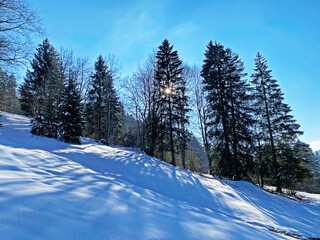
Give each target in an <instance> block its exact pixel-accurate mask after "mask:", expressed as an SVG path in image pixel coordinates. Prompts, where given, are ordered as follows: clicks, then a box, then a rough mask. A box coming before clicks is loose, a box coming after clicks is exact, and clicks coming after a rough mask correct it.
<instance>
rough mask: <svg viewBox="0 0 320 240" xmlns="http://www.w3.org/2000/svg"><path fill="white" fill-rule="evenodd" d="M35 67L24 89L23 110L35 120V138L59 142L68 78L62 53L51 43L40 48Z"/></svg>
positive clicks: (32, 64) (46, 41)
mask: <svg viewBox="0 0 320 240" xmlns="http://www.w3.org/2000/svg"><path fill="white" fill-rule="evenodd" d="M31 67H32V70H31V71H30V70H28V71H27V74H26V77H25V80H24V83H23V84H22V86H21V88H20V95H21V99H20V101H21V106H22V110H24V111H25V112H26V114H27V115H30V116H31V117H32V118H33V120H32V129H31V132H32V133H33V134H36V135H42V136H46V137H54V138H57V136H58V125H59V121H60V120H59V104H60V100H61V94H62V92H63V89H64V76H63V74H62V69H61V65H60V61H59V56H58V53H57V52H56V50H55V49H54V47H53V46H52V45H51V44H50V42H49V40H48V39H45V40H44V41H43V43H42V44H40V45H39V46H38V48H37V50H36V53H35V55H34V59H33V60H32V62H31Z"/></svg>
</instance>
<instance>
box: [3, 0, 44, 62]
mask: <svg viewBox="0 0 320 240" xmlns="http://www.w3.org/2000/svg"><path fill="white" fill-rule="evenodd" d="M40 33H42V29H41V26H40V21H39V19H38V17H37V15H36V13H35V12H34V11H32V10H31V9H30V8H29V6H28V2H27V1H26V0H0V66H1V67H9V66H12V65H15V64H23V63H26V61H27V59H28V57H29V56H30V53H31V50H32V41H31V36H32V35H33V34H40Z"/></svg>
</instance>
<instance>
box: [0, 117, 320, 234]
mask: <svg viewBox="0 0 320 240" xmlns="http://www.w3.org/2000/svg"><path fill="white" fill-rule="evenodd" d="M2 115H3V116H2V121H3V127H1V128H0V239H23V240H25V239H291V237H290V236H288V235H285V234H284V233H288V234H290V235H291V236H294V234H296V235H297V236H298V235H299V236H301V238H307V237H309V238H310V237H313V238H316V237H320V202H319V201H309V202H310V203H301V202H297V201H293V200H291V199H287V198H285V197H281V196H277V195H273V194H270V193H268V192H266V191H263V190H262V189H260V188H258V187H256V186H254V185H253V184H250V183H248V182H244V181H239V182H232V181H223V180H219V179H209V178H204V177H201V176H199V175H197V174H194V173H192V172H190V171H186V170H183V169H178V168H175V167H172V166H170V165H169V164H166V163H164V162H162V161H159V160H157V159H155V158H151V157H149V156H146V155H144V154H141V153H135V152H132V151H126V150H123V149H120V148H112V147H107V146H103V145H98V144H96V143H94V142H92V141H90V140H85V142H84V144H82V145H70V144H66V143H62V142H59V141H57V140H54V139H47V138H43V137H38V136H32V135H31V134H30V133H29V129H30V126H29V122H30V120H29V119H28V118H26V117H22V116H18V115H14V114H8V113H2ZM315 198H317V196H316V197H315Z"/></svg>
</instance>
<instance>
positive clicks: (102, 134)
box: [86, 56, 121, 144]
mask: <svg viewBox="0 0 320 240" xmlns="http://www.w3.org/2000/svg"><path fill="white" fill-rule="evenodd" d="M120 117H121V103H120V101H119V97H118V95H117V93H116V90H115V88H114V83H113V76H112V73H111V72H110V71H109V70H108V66H107V65H106V63H105V61H104V59H103V58H102V57H101V56H99V57H98V59H97V61H96V62H95V71H94V73H93V74H92V76H91V84H90V91H89V98H88V103H87V105H86V122H87V128H88V129H92V132H88V134H89V136H93V137H94V138H95V139H96V140H101V139H104V140H105V141H106V143H107V144H110V143H111V142H112V141H113V140H114V139H115V137H116V134H117V133H118V131H119V128H120V127H121V125H120V120H121V119H120Z"/></svg>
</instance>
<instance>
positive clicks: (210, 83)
mask: <svg viewBox="0 0 320 240" xmlns="http://www.w3.org/2000/svg"><path fill="white" fill-rule="evenodd" d="M243 71H244V67H243V63H242V62H241V60H240V59H239V57H238V55H237V54H235V53H234V52H232V51H231V50H230V49H228V48H227V49H226V48H224V47H223V46H222V45H221V44H219V43H213V42H212V41H210V42H209V44H208V45H207V50H206V52H205V59H204V64H203V66H202V72H201V75H202V77H203V83H204V90H205V91H206V92H207V94H206V95H207V101H208V104H209V109H208V110H209V121H210V122H209V123H208V125H209V128H210V129H209V137H210V138H211V141H213V142H214V143H215V149H216V150H217V151H218V154H219V158H218V169H217V170H218V174H219V175H221V176H224V177H228V178H231V179H234V180H239V179H242V178H244V177H247V176H248V174H249V172H250V171H251V170H252V167H253V166H252V156H251V154H250V143H251V132H250V126H251V125H252V124H253V119H252V115H251V110H250V100H251V97H250V95H249V91H250V86H249V84H248V83H247V81H246V80H245V79H243V77H244V76H245V75H246V74H245V73H243Z"/></svg>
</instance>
